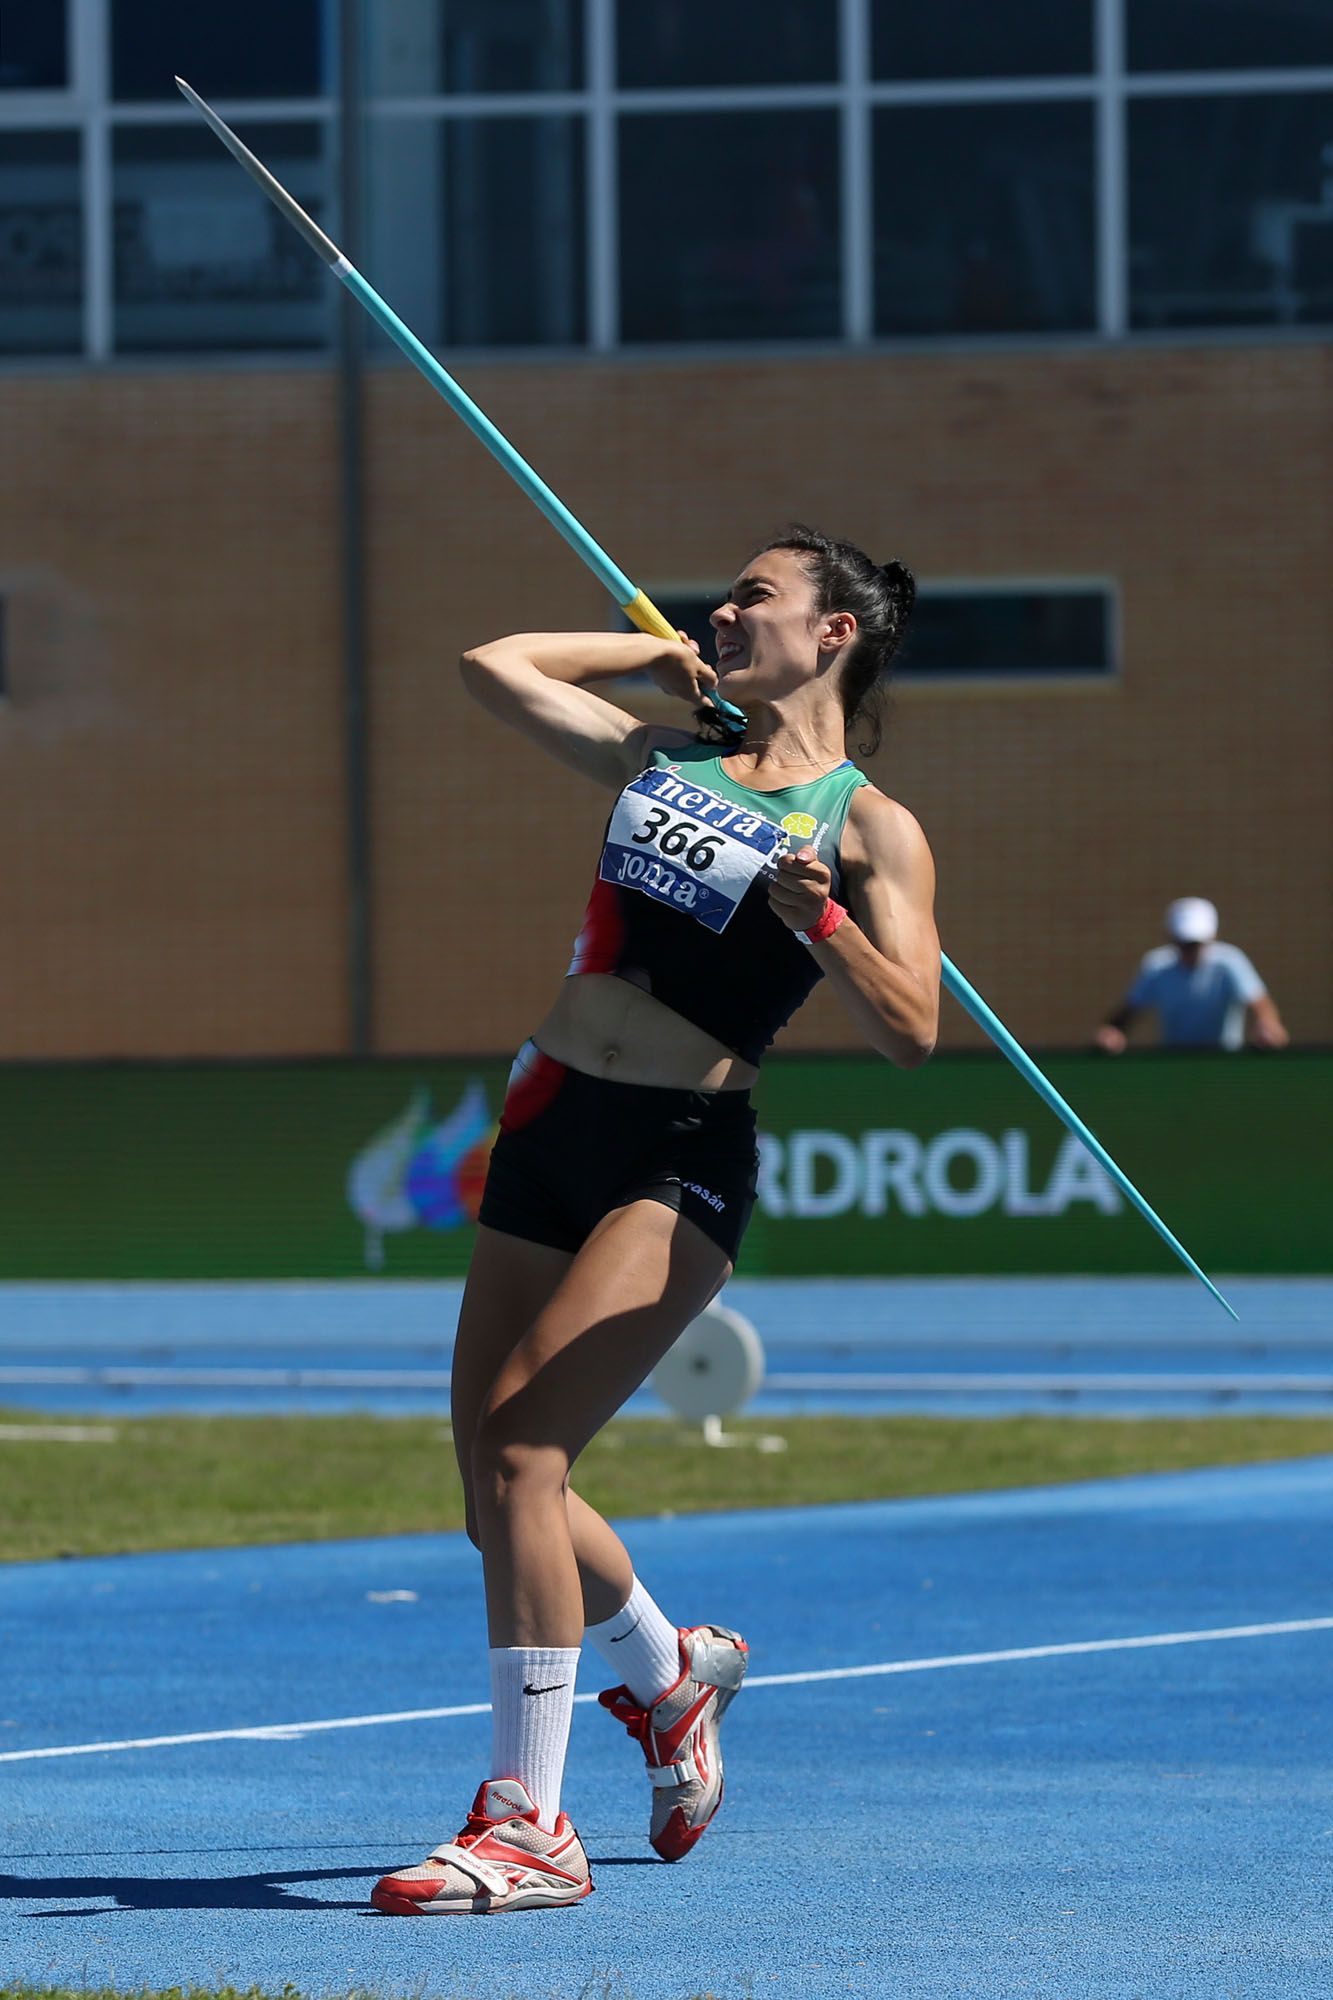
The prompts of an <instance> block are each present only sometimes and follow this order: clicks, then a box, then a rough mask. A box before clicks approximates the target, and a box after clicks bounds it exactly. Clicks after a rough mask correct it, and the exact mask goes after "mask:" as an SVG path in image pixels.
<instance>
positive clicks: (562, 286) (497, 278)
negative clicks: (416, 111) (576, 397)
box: [441, 118, 587, 347]
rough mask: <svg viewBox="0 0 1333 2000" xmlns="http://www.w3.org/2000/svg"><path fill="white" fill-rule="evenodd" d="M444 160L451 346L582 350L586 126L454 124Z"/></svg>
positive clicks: (548, 121)
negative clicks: (584, 152) (573, 348)
mask: <svg viewBox="0 0 1333 2000" xmlns="http://www.w3.org/2000/svg"><path fill="white" fill-rule="evenodd" d="M444 152H445V161H444V175H443V192H442V199H441V209H442V220H443V224H444V230H443V251H444V255H443V264H442V268H443V270H444V273H445V279H444V284H445V295H444V300H443V307H444V311H443V335H442V337H443V339H444V340H445V342H446V343H449V344H453V345H457V346H461V347H524V346H528V347H545V346H558V347H561V346H563V347H570V346H575V345H577V344H578V343H579V342H581V341H582V340H583V339H584V338H585V337H586V331H587V310H586V289H585V282H584V267H585V261H586V260H585V255H584V212H585V211H584V196H583V123H582V120H581V119H576V118H466V119H464V118H459V119H453V120H451V121H450V122H449V124H448V125H447V126H446V128H445V147H444ZM497 245H503V246H504V247H503V251H502V252H498V251H497Z"/></svg>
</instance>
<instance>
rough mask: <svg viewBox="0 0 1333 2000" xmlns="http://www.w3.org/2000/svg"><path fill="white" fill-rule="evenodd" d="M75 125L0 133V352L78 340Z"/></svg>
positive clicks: (69, 345)
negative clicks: (70, 128) (66, 129)
mask: <svg viewBox="0 0 1333 2000" xmlns="http://www.w3.org/2000/svg"><path fill="white" fill-rule="evenodd" d="M79 181H80V175H79V135H78V133H77V132H46V131H42V132H0V354H73V353H77V352H78V350H79V349H80V348H81V347H82V346H83V230H82V225H81V214H82V210H81V205H80V199H79V194H80V187H79Z"/></svg>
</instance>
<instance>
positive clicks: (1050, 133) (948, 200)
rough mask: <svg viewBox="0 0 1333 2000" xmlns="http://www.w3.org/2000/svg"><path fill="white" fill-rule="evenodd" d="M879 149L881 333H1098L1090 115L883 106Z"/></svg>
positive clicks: (1057, 107) (1037, 108)
mask: <svg viewBox="0 0 1333 2000" xmlns="http://www.w3.org/2000/svg"><path fill="white" fill-rule="evenodd" d="M874 145H875V161H874V196H875V329H876V331H877V332H878V333H881V334H903V335H910V334H933V333H960V334H977V333H1025V332H1042V333H1045V332H1051V333H1053V332H1065V331H1075V330H1078V329H1082V328H1090V327H1092V326H1094V325H1095V323H1096V307H1095V276H1094V256H1093V241H1094V225H1093V137H1092V109H1091V107H1090V106H1089V105H1087V104H1060V103H1055V104H1050V103H1026V104H1022V103H1020V104H966V105H929V106H925V105H915V104H914V105H899V104H895V105H884V106H881V107H880V108H879V109H878V110H877V111H876V112H875V114H874Z"/></svg>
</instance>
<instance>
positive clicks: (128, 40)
mask: <svg viewBox="0 0 1333 2000" xmlns="http://www.w3.org/2000/svg"><path fill="white" fill-rule="evenodd" d="M50 4H51V0H41V5H42V6H49V5H50ZM332 11H333V10H332V9H327V8H325V7H324V6H323V5H322V4H321V0H281V4H280V5H274V3H273V0H189V4H188V6H187V5H182V4H181V0H114V4H113V5H112V6H111V7H110V9H109V12H110V16H111V86H112V95H113V96H114V97H116V98H118V99H120V100H121V101H122V102H123V101H125V100H126V99H131V100H138V99H144V98H170V99H171V100H172V101H174V102H178V101H179V100H178V99H177V97H176V84H175V79H176V77H178V76H183V77H185V79H186V80H187V82H189V83H192V84H193V85H194V87H195V89H196V90H197V91H199V92H200V94H201V95H202V96H204V97H206V98H207V99H208V101H209V103H210V104H216V103H219V102H221V101H222V100H223V99H225V98H228V97H314V96H317V95H318V94H319V92H320V91H321V90H322V89H323V88H324V84H325V76H324V37H323V25H324V19H325V15H326V14H327V13H331V12H332ZM6 12H8V5H7V6H6ZM216 143H217V142H216V140H215V141H214V144H215V145H216Z"/></svg>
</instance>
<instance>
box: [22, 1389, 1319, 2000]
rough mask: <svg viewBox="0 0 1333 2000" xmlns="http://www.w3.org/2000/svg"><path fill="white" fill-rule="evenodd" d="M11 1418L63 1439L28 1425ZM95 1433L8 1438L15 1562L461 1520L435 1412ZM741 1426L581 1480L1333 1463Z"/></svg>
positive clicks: (1204, 1425) (1099, 1473) (840, 1482)
mask: <svg viewBox="0 0 1333 2000" xmlns="http://www.w3.org/2000/svg"><path fill="white" fill-rule="evenodd" d="M0 1416H3V1419H4V1422H5V1423H6V1425H10V1424H16V1425H21V1426H23V1427H24V1428H32V1429H34V1430H35V1431H36V1430H41V1429H45V1428H51V1427H53V1425H54V1420H53V1419H51V1418H50V1417H43V1416H39V1415H36V1414H34V1413H33V1412H31V1411H4V1412H0ZM88 1428H89V1429H94V1430H101V1429H105V1428H109V1429H110V1430H111V1432H112V1436H111V1438H110V1439H109V1440H108V1441H96V1440H93V1441H87V1442H77V1443H76V1442H65V1441H62V1440H60V1439H54V1438H53V1439H49V1440H48V1439H43V1438H40V1437H36V1436H35V1437H33V1438H32V1439H28V1438H23V1437H19V1438H17V1439H16V1438H13V1437H5V1438H4V1439H3V1440H0V1490H2V1491H3V1492H4V1496H5V1500H4V1506H3V1509H2V1510H0V1560H4V1561H9V1562H23V1561H35V1560H42V1559H47V1558H51V1557H58V1556H89V1555H113V1554H121V1553H126V1552H134V1551H144V1550H154V1549H203V1548H210V1549H211V1548H235V1547H239V1546H242V1545H245V1544H253V1543H261V1542H289V1541H329V1540H341V1539H345V1538H352V1537H356V1536H363V1535H372V1536H373V1535H411V1534H428V1533H438V1532H439V1531H440V1530H442V1529H451V1528H461V1527H462V1525H463V1497H462V1490H461V1487H460V1484H459V1478H458V1472H457V1469H456V1467H455V1464H454V1456H453V1448H452V1444H451V1442H450V1437H449V1430H448V1426H447V1425H445V1424H442V1423H441V1422H440V1421H439V1420H438V1419H435V1418H432V1417H372V1416H339V1417H141V1418H132V1419H129V1420H127V1421H120V1422H115V1423H113V1424H111V1425H110V1426H103V1425H101V1424H97V1425H93V1424H89V1425H88ZM731 1428H732V1429H734V1430H736V1431H739V1432H741V1433H742V1434H743V1435H745V1436H747V1437H749V1438H752V1439H758V1438H761V1437H763V1436H765V1435H766V1434H769V1433H773V1434H776V1435H777V1436H780V1437H782V1438H783V1439H785V1441H786V1449H785V1450H783V1451H771V1452H770V1451H762V1450H756V1449H754V1448H752V1447H743V1446H736V1447H734V1448H733V1449H731V1450H711V1449H709V1448H707V1447H706V1446H705V1445H703V1444H702V1443H701V1441H700V1437H699V1433H698V1432H697V1431H694V1430H691V1429H690V1428H689V1427H687V1426H685V1425H681V1424H678V1423H674V1422H669V1421H665V1420H663V1421H657V1420H655V1419H643V1418H622V1419H620V1420H618V1421H617V1422H616V1423H613V1424H611V1425H610V1426H609V1427H608V1429H607V1430H605V1431H604V1432H603V1433H602V1435H601V1436H600V1437H598V1438H596V1439H595V1440H594V1442H593V1443H592V1444H591V1445H590V1446H589V1448H588V1450H587V1451H586V1452H585V1453H584V1455H583V1457H582V1458H581V1459H580V1461H579V1465H578V1471H577V1473H576V1484H577V1486H578V1488H579V1491H580V1492H581V1493H582V1494H583V1495H584V1497H585V1498H586V1499H587V1500H589V1501H590V1502H591V1503H592V1505H593V1506H594V1507H597V1508H599V1509H600V1510H601V1511H602V1512H603V1513H606V1514H611V1515H617V1516H625V1515H654V1514H655V1515H663V1514H691V1513H701V1512H706V1511H709V1510H716V1509H724V1508H746V1507H778V1506H809V1505H813V1504H817V1503H821V1502H829V1501H852V1500H874V1499H900V1498H908V1497H911V1496H913V1495H919V1494H939V1493H962V1492H981V1491H989V1490H993V1489H996V1488H1000V1487H1014V1486H1047V1485H1058V1484H1064V1483H1066V1482H1068V1481H1071V1480H1079V1479H1097V1478H1106V1477H1116V1476H1120V1475H1123V1474H1128V1473H1139V1472H1168V1471H1178V1470H1184V1469H1187V1468H1191V1467H1196V1466H1216V1465H1249V1464H1255V1463H1258V1462H1262V1461H1268V1460H1275V1459H1289V1458H1303V1457H1311V1456H1313V1455H1316V1454H1321V1453H1333V1419H1329V1418H1324V1417H1264V1416H1225V1417H1145V1418H1126V1419H1110V1418H1101V1417H1044V1416H1040V1417H1037V1416H1033V1417H1001V1418H993V1419H992V1418H987V1419H961V1418H951V1417H788V1418H782V1419H770V1420H767V1421H765V1420H762V1419H761V1420H755V1419H748V1420H740V1421H737V1422H736V1423H735V1424H733V1425H732V1426H731ZM5 1993H6V1989H4V1988H0V2000H3V1996H4V1995H5Z"/></svg>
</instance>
